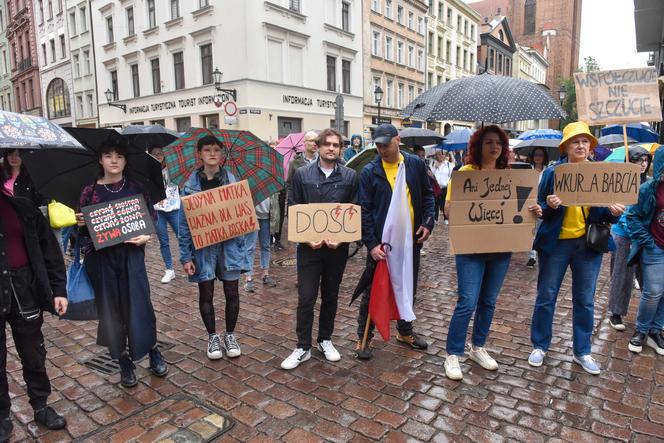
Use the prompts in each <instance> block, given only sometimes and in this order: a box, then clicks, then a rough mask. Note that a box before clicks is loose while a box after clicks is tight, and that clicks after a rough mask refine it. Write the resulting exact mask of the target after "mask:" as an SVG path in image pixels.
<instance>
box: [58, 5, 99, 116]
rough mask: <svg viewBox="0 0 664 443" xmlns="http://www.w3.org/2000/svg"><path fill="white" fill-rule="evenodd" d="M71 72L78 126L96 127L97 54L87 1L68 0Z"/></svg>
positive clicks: (67, 19) (67, 13)
mask: <svg viewBox="0 0 664 443" xmlns="http://www.w3.org/2000/svg"><path fill="white" fill-rule="evenodd" d="M65 8H66V11H65V22H66V24H67V33H68V36H69V51H70V55H71V56H70V59H71V67H70V70H71V75H72V85H73V88H72V96H73V99H72V103H71V107H72V112H73V114H74V116H75V125H76V126H78V127H89V128H90V127H91V128H94V127H96V126H97V92H96V70H95V53H94V47H93V44H92V32H91V26H90V8H89V6H88V0H65Z"/></svg>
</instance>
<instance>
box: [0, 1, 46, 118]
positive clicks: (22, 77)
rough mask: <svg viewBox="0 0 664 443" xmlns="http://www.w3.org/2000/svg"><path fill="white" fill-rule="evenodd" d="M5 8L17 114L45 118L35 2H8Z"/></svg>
mask: <svg viewBox="0 0 664 443" xmlns="http://www.w3.org/2000/svg"><path fill="white" fill-rule="evenodd" d="M6 5H7V12H6V14H7V44H8V46H9V58H10V62H11V82H12V88H13V90H14V94H13V97H12V98H13V100H14V110H15V111H16V112H21V113H24V114H31V115H44V112H43V109H42V101H41V86H40V81H39V66H38V64H39V59H38V55H37V44H36V36H35V23H34V13H33V4H32V0H7V4H6Z"/></svg>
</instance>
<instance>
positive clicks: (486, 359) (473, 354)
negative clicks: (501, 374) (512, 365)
mask: <svg viewBox="0 0 664 443" xmlns="http://www.w3.org/2000/svg"><path fill="white" fill-rule="evenodd" d="M468 358H470V359H471V360H472V361H474V362H475V363H477V364H478V365H480V366H482V367H483V368H484V369H486V370H487V371H495V370H497V369H498V362H496V360H494V359H493V357H491V356H490V355H489V353H488V352H486V349H485V348H480V347H474V346H470V347H469V350H468Z"/></svg>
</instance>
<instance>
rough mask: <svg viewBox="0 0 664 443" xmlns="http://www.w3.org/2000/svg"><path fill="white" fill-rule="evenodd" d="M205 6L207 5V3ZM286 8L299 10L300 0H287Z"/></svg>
mask: <svg viewBox="0 0 664 443" xmlns="http://www.w3.org/2000/svg"><path fill="white" fill-rule="evenodd" d="M206 2H207V0H206ZM205 6H207V4H206V5H205ZM201 7H202V6H201ZM288 9H290V10H291V11H295V12H300V0H289V2H288Z"/></svg>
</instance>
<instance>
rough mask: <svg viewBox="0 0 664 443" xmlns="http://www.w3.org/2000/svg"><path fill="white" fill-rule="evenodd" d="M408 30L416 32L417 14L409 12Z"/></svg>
mask: <svg viewBox="0 0 664 443" xmlns="http://www.w3.org/2000/svg"><path fill="white" fill-rule="evenodd" d="M408 29H412V30H413V31H414V30H415V14H413V13H412V12H411V11H408Z"/></svg>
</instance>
